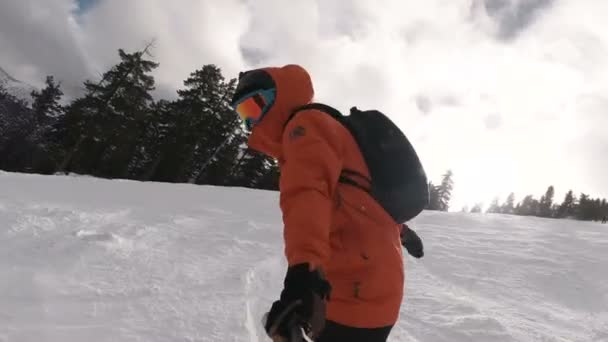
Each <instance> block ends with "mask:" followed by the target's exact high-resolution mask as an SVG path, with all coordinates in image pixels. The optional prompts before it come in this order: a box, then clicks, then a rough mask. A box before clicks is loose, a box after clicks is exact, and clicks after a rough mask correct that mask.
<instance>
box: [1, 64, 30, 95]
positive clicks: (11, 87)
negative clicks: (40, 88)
mask: <svg viewBox="0 0 608 342" xmlns="http://www.w3.org/2000/svg"><path fill="white" fill-rule="evenodd" d="M0 85H2V87H4V88H5V89H6V90H7V91H8V92H9V93H10V94H11V95H14V96H16V97H18V98H20V99H22V100H25V101H27V102H31V101H32V97H31V96H30V93H31V92H32V91H33V90H36V87H34V86H32V85H29V84H27V83H25V82H22V81H19V80H18V79H16V78H14V77H13V76H11V75H10V74H9V73H8V72H6V71H5V70H4V69H2V67H0Z"/></svg>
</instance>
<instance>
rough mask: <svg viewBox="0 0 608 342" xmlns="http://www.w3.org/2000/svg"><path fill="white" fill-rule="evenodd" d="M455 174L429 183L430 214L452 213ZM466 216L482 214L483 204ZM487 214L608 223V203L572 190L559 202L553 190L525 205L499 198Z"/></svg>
mask: <svg viewBox="0 0 608 342" xmlns="http://www.w3.org/2000/svg"><path fill="white" fill-rule="evenodd" d="M453 176H454V173H453V172H452V171H451V170H448V171H447V172H445V173H444V174H443V175H442V177H441V183H440V184H439V185H434V184H433V182H429V194H430V198H429V203H428V205H427V207H426V209H427V210H437V211H448V210H449V209H450V200H451V197H452V190H453V189H454V180H453ZM462 211H463V212H471V213H481V212H483V204H482V203H477V204H475V205H474V206H473V207H472V208H471V209H468V208H463V209H462ZM485 212H486V213H496V214H507V215H518V216H537V217H545V218H557V219H563V218H568V219H577V220H584V221H602V222H603V223H606V222H607V221H608V201H607V200H606V199H605V198H593V197H591V196H590V195H589V194H585V193H581V194H579V195H578V196H577V195H575V193H574V191H572V190H570V191H568V192H567V193H566V195H565V196H564V199H563V200H562V201H561V202H559V201H556V200H555V187H554V186H549V187H548V188H547V191H545V193H544V194H543V195H541V196H540V198H539V199H536V198H535V197H534V196H533V195H527V196H525V197H524V198H523V199H522V200H521V201H519V202H517V203H516V202H515V193H511V194H509V196H507V198H506V199H505V201H504V202H503V203H501V202H500V200H499V199H498V198H495V199H494V200H493V201H492V203H491V204H490V206H489V207H488V208H487V209H486V211H485Z"/></svg>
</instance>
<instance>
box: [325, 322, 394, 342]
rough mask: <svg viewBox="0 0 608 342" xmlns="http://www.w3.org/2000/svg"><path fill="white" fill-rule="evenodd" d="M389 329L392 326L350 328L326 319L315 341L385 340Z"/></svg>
mask: <svg viewBox="0 0 608 342" xmlns="http://www.w3.org/2000/svg"><path fill="white" fill-rule="evenodd" d="M391 329H393V326H388V327H382V328H373V329H363V328H352V327H347V326H345V325H341V324H338V323H335V322H332V321H327V323H325V328H324V329H323V332H322V333H321V336H319V338H318V339H317V341H316V342H386V339H387V338H388V335H389V334H390V333H391Z"/></svg>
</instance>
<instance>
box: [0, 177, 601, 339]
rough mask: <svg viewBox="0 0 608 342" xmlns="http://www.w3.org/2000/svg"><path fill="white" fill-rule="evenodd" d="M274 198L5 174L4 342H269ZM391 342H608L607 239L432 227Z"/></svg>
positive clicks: (425, 225)
mask: <svg viewBox="0 0 608 342" xmlns="http://www.w3.org/2000/svg"><path fill="white" fill-rule="evenodd" d="M277 205H278V198H277V194H275V193H270V192H262V191H252V190H245V189H235V188H232V189H230V188H228V189H227V188H215V187H198V186H188V185H171V184H153V183H140V182H125V181H106V180H99V179H94V178H88V177H42V176H33V175H17V174H9V173H0V342H5V341H6V342H8V341H11V342H12V341H50V342H52V341H61V342H63V341H82V340H86V341H89V342H99V341H247V342H256V341H267V340H268V339H267V338H266V337H265V333H264V331H263V329H262V325H261V320H262V316H263V314H264V312H265V311H266V310H268V308H269V306H270V304H271V303H272V301H273V300H275V299H276V297H277V296H278V294H279V291H280V289H281V286H282V280H283V276H284V273H285V263H284V261H283V256H282V252H283V246H282V234H281V221H280V213H279V212H278V208H277ZM412 226H413V227H414V228H415V229H417V231H418V232H419V234H420V235H421V237H422V238H423V239H424V242H425V251H426V256H425V257H424V258H423V259H422V260H416V259H412V258H409V257H408V260H407V272H406V277H407V279H406V299H405V301H404V305H403V307H402V310H401V320H400V322H399V323H398V324H397V326H396V327H395V328H394V331H393V334H392V338H391V341H413V342H417V341H420V342H427V341H446V342H447V341H450V342H452V341H480V342H481V341H484V342H485V341H493V342H501V341H560V342H561V341H581V342H587V341H594V342H606V341H608V274H607V272H606V271H605V269H606V265H608V226H601V225H598V224H593V223H582V222H574V221H566V220H542V219H535V218H522V217H509V216H501V215H465V214H444V213H432V212H425V213H423V214H422V215H421V216H420V217H419V218H417V219H416V220H415V221H414V222H413V224H412Z"/></svg>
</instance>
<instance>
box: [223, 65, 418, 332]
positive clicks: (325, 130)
mask: <svg viewBox="0 0 608 342" xmlns="http://www.w3.org/2000/svg"><path fill="white" fill-rule="evenodd" d="M313 95H314V90H313V85H312V81H311V78H310V76H309V74H308V72H307V71H306V70H305V69H304V68H302V67H301V66H298V65H286V66H283V67H267V68H262V69H255V70H250V71H247V72H244V73H241V74H240V75H239V82H238V85H237V88H236V91H235V94H234V97H233V99H232V103H231V105H232V107H233V108H234V110H235V111H236V112H237V113H238V115H239V116H240V117H241V119H242V120H243V121H244V123H245V125H246V126H247V127H248V128H249V130H250V131H251V134H250V136H249V138H248V145H249V147H250V148H251V149H254V150H257V151H260V152H262V153H264V154H266V155H268V156H271V157H273V158H275V159H276V160H277V161H278V163H279V167H280V174H281V176H280V208H281V210H282V213H283V224H284V230H283V236H284V243H285V249H284V252H285V256H286V259H287V263H288V268H287V270H286V275H285V279H284V287H283V290H282V291H281V294H280V296H279V299H278V300H277V301H275V302H274V303H273V304H272V306H271V308H270V311H269V312H268V314H267V315H266V317H265V322H264V327H265V330H266V332H267V334H268V335H269V337H271V338H272V339H273V341H292V340H295V339H293V335H294V330H295V331H296V333H295V334H296V335H297V330H298V328H302V329H304V331H305V332H306V334H307V335H308V336H309V337H311V338H312V339H313V340H314V341H318V342H332V341H350V342H353V341H354V342H356V341H367V342H376V341H377V342H381V341H386V339H387V337H388V335H389V334H390V332H391V329H392V327H393V326H394V324H395V323H396V321H397V319H398V315H399V309H400V306H401V302H402V297H403V287H404V267H403V256H402V255H403V254H402V249H401V244H402V243H403V245H404V246H406V248H407V249H408V251H409V252H410V253H412V255H414V256H416V257H422V255H423V252H422V242H421V241H420V239H419V238H418V236H417V235H416V234H415V233H414V232H413V231H412V230H411V229H409V228H408V227H407V226H406V225H401V224H397V223H396V222H395V221H394V220H393V219H392V218H391V216H389V215H388V214H387V212H386V211H384V210H383V208H382V207H381V206H380V205H378V203H377V202H375V201H374V199H373V198H372V197H371V195H370V194H369V193H368V192H366V191H364V190H363V189H365V187H367V186H369V183H370V174H369V170H368V168H367V166H366V163H365V161H364V159H363V157H362V154H361V151H360V150H359V148H358V145H357V144H356V142H355V140H354V138H353V136H352V135H351V134H350V133H349V131H348V130H347V129H346V128H345V127H344V126H343V125H341V124H340V123H338V122H337V121H336V120H334V119H333V118H332V117H331V116H329V115H326V114H325V113H322V112H321V111H319V110H316V109H306V110H304V111H303V112H301V113H300V114H298V115H297V116H294V115H292V114H293V113H294V111H295V110H296V109H297V108H300V107H301V106H303V105H307V104H309V103H311V102H312V99H313ZM345 178H347V182H344V179H345ZM353 185H354V186H353ZM299 340H302V339H301V337H300V339H299Z"/></svg>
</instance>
